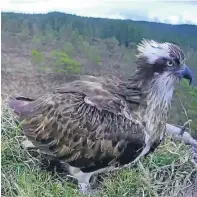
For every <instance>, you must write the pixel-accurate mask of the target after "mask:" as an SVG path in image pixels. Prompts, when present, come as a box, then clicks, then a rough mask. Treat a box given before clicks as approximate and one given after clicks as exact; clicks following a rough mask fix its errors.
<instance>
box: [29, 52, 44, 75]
mask: <svg viewBox="0 0 197 197" xmlns="http://www.w3.org/2000/svg"><path fill="white" fill-rule="evenodd" d="M31 54H32V58H33V61H34V62H35V64H36V65H37V66H38V70H39V71H42V72H45V71H46V70H47V66H46V64H45V58H44V56H43V55H42V53H40V52H39V51H38V50H36V49H33V50H32V51H31Z"/></svg>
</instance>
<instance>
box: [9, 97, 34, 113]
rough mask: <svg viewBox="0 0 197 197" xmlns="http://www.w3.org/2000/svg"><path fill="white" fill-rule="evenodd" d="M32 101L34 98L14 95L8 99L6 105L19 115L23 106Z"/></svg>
mask: <svg viewBox="0 0 197 197" xmlns="http://www.w3.org/2000/svg"><path fill="white" fill-rule="evenodd" d="M32 101H34V99H30V98H26V97H16V98H15V99H10V100H9V101H8V105H9V107H10V108H11V109H13V111H14V112H15V113H16V114H17V115H20V114H21V113H22V112H23V111H24V107H25V106H27V105H28V104H29V103H30V102H32Z"/></svg>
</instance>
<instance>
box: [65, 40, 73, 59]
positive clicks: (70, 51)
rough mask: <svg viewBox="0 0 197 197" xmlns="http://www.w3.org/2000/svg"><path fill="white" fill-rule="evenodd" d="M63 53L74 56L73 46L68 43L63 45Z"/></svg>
mask: <svg viewBox="0 0 197 197" xmlns="http://www.w3.org/2000/svg"><path fill="white" fill-rule="evenodd" d="M63 52H64V53H66V54H68V55H69V56H71V57H73V56H74V54H75V51H74V46H73V45H72V44H71V43H69V42H67V43H65V44H64V46H63Z"/></svg>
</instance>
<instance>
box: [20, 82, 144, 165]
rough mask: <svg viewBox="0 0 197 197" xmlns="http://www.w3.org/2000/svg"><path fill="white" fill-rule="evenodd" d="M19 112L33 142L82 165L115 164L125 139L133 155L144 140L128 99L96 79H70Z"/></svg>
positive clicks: (24, 127) (48, 151) (72, 162)
mask: <svg viewBox="0 0 197 197" xmlns="http://www.w3.org/2000/svg"><path fill="white" fill-rule="evenodd" d="M106 87H109V85H106ZM20 114H21V115H20V118H21V120H23V129H24V133H25V135H26V136H27V137H28V138H29V139H30V140H31V141H32V142H33V143H34V145H35V146H37V147H38V148H39V149H41V150H43V151H45V152H46V153H47V154H50V155H54V156H55V157H59V158H60V159H62V160H65V161H66V162H68V163H70V164H71V165H73V166H76V167H80V168H85V167H90V166H94V165H97V163H98V162H105V163H106V164H107V165H108V164H109V163H110V162H111V163H112V161H115V162H116V161H118V159H119V158H120V156H121V155H122V154H123V153H124V152H125V150H126V148H127V146H128V144H129V143H130V145H131V144H132V147H133V154H134V153H135V151H136V150H137V149H139V148H141V146H142V145H143V143H144V133H143V126H142V125H141V124H140V122H139V120H138V121H137V117H136V116H134V114H132V115H131V111H130V109H129V108H128V106H127V103H126V102H125V101H124V100H123V99H122V98H120V97H118V96H116V95H115V94H113V93H111V92H110V91H109V90H108V89H107V88H104V85H102V83H99V81H74V82H71V83H68V84H66V85H65V86H64V87H61V88H58V89H56V90H55V91H54V92H53V94H49V95H46V96H44V97H42V98H39V99H37V100H35V101H32V102H30V103H29V104H28V105H25V106H23V108H21V110H20ZM131 153H132V150H130V154H131Z"/></svg>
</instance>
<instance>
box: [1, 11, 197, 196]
mask: <svg viewBox="0 0 197 197" xmlns="http://www.w3.org/2000/svg"><path fill="white" fill-rule="evenodd" d="M1 16H2V31H1V38H2V40H1V47H2V51H1V52H2V56H1V57H2V70H1V73H2V81H1V82H2V87H1V89H2V98H3V101H4V100H5V101H6V99H7V98H8V96H10V95H13V96H17V95H21V94H22V95H23V96H28V97H33V98H35V97H37V96H38V95H42V94H43V93H45V92H47V91H50V90H52V89H53V88H54V87H55V86H58V85H60V84H63V83H65V82H67V81H71V80H73V79H77V78H79V76H80V75H81V74H93V75H103V74H112V75H116V76H118V77H120V78H122V79H125V78H128V77H129V76H130V75H131V73H132V71H133V70H134V69H135V66H136V65H135V52H136V44H137V43H138V42H139V41H140V40H141V39H142V38H151V39H156V40H158V41H167V42H175V43H177V44H179V45H180V46H181V47H182V48H183V49H184V51H185V53H186V56H187V57H188V60H187V64H188V66H189V67H190V68H192V70H193V73H194V83H193V87H189V86H188V85H187V84H186V83H184V82H182V83H181V87H179V88H177V90H176V93H175V97H174V101H173V104H172V110H171V113H170V116H169V120H168V121H169V122H170V123H173V124H179V125H182V124H183V123H184V122H185V121H186V120H187V119H192V120H193V122H192V124H191V125H190V126H191V131H190V132H191V133H192V135H193V136H194V137H196V136H197V121H195V120H197V100H196V98H197V86H196V84H197V83H196V82H197V80H196V78H197V36H196V35H197V26H195V25H168V24H162V23H153V22H144V21H141V22H140V21H139V22H136V21H132V20H112V19H101V18H88V17H80V16H76V15H70V14H63V13H58V12H52V13H48V14H17V13H2V15H1ZM2 117H3V118H2V125H3V126H2V139H3V143H2V171H3V175H2V179H3V186H2V187H3V190H2V191H3V195H4V196H13V197H16V196H24V197H26V196H36V197H37V196H47V197H49V196H50V197H51V196H56V197H60V196H65V195H66V196H71V197H72V196H76V195H77V196H79V195H80V194H78V192H77V191H76V190H75V189H73V188H75V186H73V185H70V183H64V182H62V178H61V177H59V175H57V174H55V175H54V174H51V172H46V171H44V170H41V169H40V168H39V166H38V163H37V156H36V158H35V157H34V156H35V155H34V154H35V153H32V152H30V153H29V152H27V151H24V150H23V149H22V148H21V146H20V142H21V141H22V139H23V136H21V134H20V131H19V130H18V128H16V125H15V124H14V120H13V115H12V114H11V112H10V111H9V110H8V109H7V106H6V104H5V103H3V115H2ZM16 150H17V151H16ZM32 155H33V156H32ZM38 157H39V156H38ZM190 159H191V153H190V151H189V149H188V147H186V146H185V145H183V144H181V145H180V143H175V142H174V141H171V140H170V139H168V140H167V142H166V143H164V144H163V145H162V146H161V148H159V150H158V151H156V153H154V154H153V155H152V156H150V157H148V158H147V160H145V162H144V163H143V165H141V166H139V167H138V168H137V169H134V170H131V171H129V173H128V171H123V172H121V173H120V174H119V175H117V176H116V177H113V180H111V179H106V180H105V181H104V184H103V186H102V191H101V196H107V197H108V196H109V197H110V196H111V197H115V196H117V197H118V196H126V197H131V196H139V195H143V193H144V194H145V196H150V197H151V196H181V195H182V194H183V193H184V192H185V189H186V188H187V187H189V186H190V185H191V183H192V182H191V181H192V177H193V175H194V174H195V169H194V168H193V165H192V163H191V162H190ZM32 167H33V168H32ZM8 169H9V170H8ZM31 182H33V186H32V183H31ZM10 185H11V186H10ZM43 188H44V189H45V190H46V191H45V190H44V189H43ZM118 188H119V189H118ZM185 197H186V196H185Z"/></svg>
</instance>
